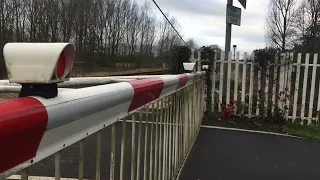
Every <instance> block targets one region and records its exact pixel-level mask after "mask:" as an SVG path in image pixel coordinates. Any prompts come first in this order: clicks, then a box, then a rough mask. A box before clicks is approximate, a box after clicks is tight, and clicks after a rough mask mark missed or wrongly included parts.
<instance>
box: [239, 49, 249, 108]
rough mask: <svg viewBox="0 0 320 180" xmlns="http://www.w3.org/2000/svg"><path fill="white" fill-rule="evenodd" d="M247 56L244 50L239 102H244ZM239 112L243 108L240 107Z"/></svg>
mask: <svg viewBox="0 0 320 180" xmlns="http://www.w3.org/2000/svg"><path fill="white" fill-rule="evenodd" d="M247 58H248V54H247V52H245V53H244V54H243V66H242V88H241V102H242V103H243V104H245V103H246V80H247ZM240 113H244V108H243V109H242V112H240Z"/></svg>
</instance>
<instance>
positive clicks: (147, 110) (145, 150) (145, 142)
mask: <svg viewBox="0 0 320 180" xmlns="http://www.w3.org/2000/svg"><path fill="white" fill-rule="evenodd" d="M148 126H149V105H147V107H146V127H145V130H146V131H145V134H144V161H143V179H144V180H147V166H148V165H147V146H148V136H149V134H148ZM150 138H151V135H150ZM150 148H151V147H150Z"/></svg>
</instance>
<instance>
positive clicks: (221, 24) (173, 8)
mask: <svg viewBox="0 0 320 180" xmlns="http://www.w3.org/2000/svg"><path fill="white" fill-rule="evenodd" d="M145 1H147V2H150V5H151V7H152V9H153V10H152V11H153V12H154V13H155V14H156V15H157V17H159V18H162V15H161V13H160V12H159V10H158V9H157V8H156V6H155V5H154V4H153V3H152V0H137V2H138V3H139V4H140V3H144V2H145ZM156 2H157V3H158V5H159V6H160V8H162V10H163V11H164V12H165V13H169V14H170V16H174V17H175V18H176V19H177V20H178V21H179V23H180V25H181V31H180V32H181V35H182V36H183V37H184V39H185V40H186V39H188V38H193V39H195V40H196V42H197V44H198V46H204V45H212V44H218V45H219V46H220V47H221V48H222V49H224V42H225V27H226V23H225V21H226V4H227V0H156ZM234 6H237V7H241V8H242V6H241V5H240V3H239V2H238V0H234ZM267 6H268V0H249V1H248V2H247V9H246V10H245V9H243V8H242V18H241V26H240V27H239V26H235V25H233V26H232V39H231V45H233V44H237V46H238V50H239V51H241V52H248V53H251V52H252V50H254V49H257V48H264V47H265V38H264V27H265V17H266V12H267Z"/></svg>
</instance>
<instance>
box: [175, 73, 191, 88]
mask: <svg viewBox="0 0 320 180" xmlns="http://www.w3.org/2000/svg"><path fill="white" fill-rule="evenodd" d="M178 78H179V84H178V86H177V89H180V88H182V87H184V86H185V85H186V84H187V81H188V75H186V74H178Z"/></svg>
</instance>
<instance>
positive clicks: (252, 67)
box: [248, 58, 254, 117]
mask: <svg viewBox="0 0 320 180" xmlns="http://www.w3.org/2000/svg"><path fill="white" fill-rule="evenodd" d="M250 71H251V73H250V89H249V112H248V114H249V117H251V113H252V95H253V77H254V58H253V59H252V61H251V69H250Z"/></svg>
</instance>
